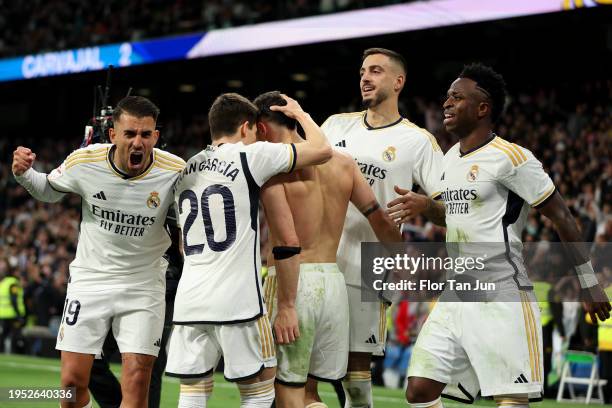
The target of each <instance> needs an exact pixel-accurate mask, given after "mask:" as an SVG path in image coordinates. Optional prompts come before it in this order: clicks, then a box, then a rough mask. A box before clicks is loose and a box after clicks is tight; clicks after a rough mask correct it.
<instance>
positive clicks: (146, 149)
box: [12, 96, 185, 408]
mask: <svg viewBox="0 0 612 408" xmlns="http://www.w3.org/2000/svg"><path fill="white" fill-rule="evenodd" d="M158 114H159V109H158V108H157V106H155V105H154V104H153V103H152V102H151V101H149V100H148V99H146V98H143V97H139V96H129V97H126V98H124V99H122V100H121V101H120V102H119V103H118V104H117V107H116V109H115V110H114V112H113V122H114V128H113V129H111V130H110V134H109V136H110V140H111V142H112V143H111V144H93V145H90V146H87V147H85V148H82V149H78V150H76V151H75V152H73V153H72V154H70V155H69V156H68V157H67V158H66V160H65V161H64V162H63V163H62V165H61V166H59V167H58V168H56V169H55V170H53V171H52V172H51V173H50V174H49V175H47V174H44V173H39V172H37V171H35V170H34V169H32V168H31V167H32V164H33V163H34V160H35V158H36V155H35V154H34V153H33V152H32V151H31V150H30V149H28V148H25V147H21V146H20V147H18V148H17V150H15V152H14V155H13V166H12V170H13V174H14V175H15V178H16V179H17V181H18V182H19V183H20V184H22V185H23V186H24V187H25V188H26V189H27V190H28V191H29V192H30V194H32V196H34V197H35V198H37V199H39V200H42V201H46V202H55V201H58V200H60V199H61V198H62V197H63V196H65V195H66V194H67V193H75V194H78V195H80V196H81V198H82V217H83V218H82V221H81V232H80V235H79V242H78V245H77V253H76V257H75V259H74V261H73V262H72V263H71V264H70V280H69V283H68V291H67V295H66V302H65V305H64V312H63V316H62V324H61V326H60V329H59V333H58V337H57V346H56V347H57V349H59V350H61V351H62V353H61V354H62V357H61V360H62V364H61V385H62V387H76V402H74V403H67V402H62V406H63V407H78V408H80V407H91V406H92V403H91V399H90V396H89V393H88V391H87V384H88V383H89V375H90V370H91V366H92V363H93V359H94V355H96V354H99V353H100V352H101V350H102V345H103V343H104V339H105V338H106V335H107V333H108V331H109V330H110V329H111V328H112V330H113V333H114V335H115V338H116V340H117V344H118V345H119V350H120V351H121V357H122V362H123V363H122V376H121V381H122V384H121V386H122V394H123V400H122V403H121V404H122V407H143V406H146V405H147V396H148V389H149V381H150V377H151V369H152V367H153V363H154V362H155V358H156V356H157V354H158V352H159V341H160V337H161V333H162V328H163V324H164V286H165V285H164V272H165V271H166V265H167V263H166V261H165V260H163V258H162V256H163V254H164V251H165V250H166V248H168V246H169V245H170V238H169V237H168V234H167V233H166V231H165V229H164V221H165V218H166V213H167V211H168V208H169V207H170V205H171V204H172V202H173V195H172V186H173V184H174V182H175V181H176V179H177V176H178V174H179V173H180V172H181V171H182V169H183V167H184V165H185V162H184V161H183V160H182V159H180V158H179V157H177V156H174V155H172V154H170V153H167V152H165V151H162V150H159V149H155V148H154V146H155V144H156V142H157V140H158V138H159V131H157V130H156V129H155V125H156V121H157V116H158Z"/></svg>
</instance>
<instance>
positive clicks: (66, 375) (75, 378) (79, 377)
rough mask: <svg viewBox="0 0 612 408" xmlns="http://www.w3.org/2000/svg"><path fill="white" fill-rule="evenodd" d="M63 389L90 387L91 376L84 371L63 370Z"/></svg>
mask: <svg viewBox="0 0 612 408" xmlns="http://www.w3.org/2000/svg"><path fill="white" fill-rule="evenodd" d="M61 382H62V387H75V388H77V389H85V388H87V387H88V385H89V375H88V374H87V373H86V372H83V371H82V370H62V374H61Z"/></svg>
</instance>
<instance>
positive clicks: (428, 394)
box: [406, 377, 440, 404]
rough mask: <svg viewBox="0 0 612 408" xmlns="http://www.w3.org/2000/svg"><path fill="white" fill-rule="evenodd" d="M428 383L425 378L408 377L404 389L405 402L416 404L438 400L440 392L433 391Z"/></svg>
mask: <svg viewBox="0 0 612 408" xmlns="http://www.w3.org/2000/svg"><path fill="white" fill-rule="evenodd" d="M429 381H430V380H427V379H425V378H418V377H409V378H408V387H406V400H407V401H408V402H409V403H411V404H412V403H417V404H418V403H425V402H428V401H434V400H436V399H438V398H439V397H440V392H439V391H438V390H437V389H433V387H431V384H429Z"/></svg>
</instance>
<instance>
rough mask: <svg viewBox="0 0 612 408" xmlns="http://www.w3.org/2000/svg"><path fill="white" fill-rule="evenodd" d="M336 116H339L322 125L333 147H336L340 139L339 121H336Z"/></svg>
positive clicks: (334, 116)
mask: <svg viewBox="0 0 612 408" xmlns="http://www.w3.org/2000/svg"><path fill="white" fill-rule="evenodd" d="M336 116H337V115H331V116H330V117H329V118H327V119H326V120H325V122H323V124H322V125H321V130H322V131H323V134H324V135H325V138H327V141H328V142H329V144H330V145H332V146H335V145H336V142H338V141H339V140H338V139H339V137H340V135H338V133H339V132H338V126H337V124H338V120H337V119H336Z"/></svg>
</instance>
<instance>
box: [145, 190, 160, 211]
mask: <svg viewBox="0 0 612 408" xmlns="http://www.w3.org/2000/svg"><path fill="white" fill-rule="evenodd" d="M160 205H161V200H160V199H159V193H158V192H157V191H153V192H151V195H150V196H149V199H148V200H147V207H149V208H157V207H159V206H160Z"/></svg>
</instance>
